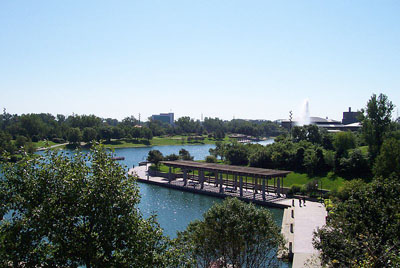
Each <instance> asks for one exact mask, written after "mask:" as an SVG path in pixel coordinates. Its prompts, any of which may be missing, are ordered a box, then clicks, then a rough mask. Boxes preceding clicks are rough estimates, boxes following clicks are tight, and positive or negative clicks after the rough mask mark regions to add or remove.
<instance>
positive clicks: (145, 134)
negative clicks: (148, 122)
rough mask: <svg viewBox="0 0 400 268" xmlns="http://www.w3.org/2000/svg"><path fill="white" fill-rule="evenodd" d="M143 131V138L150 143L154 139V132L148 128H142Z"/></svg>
mask: <svg viewBox="0 0 400 268" xmlns="http://www.w3.org/2000/svg"><path fill="white" fill-rule="evenodd" d="M142 131H143V137H144V138H145V139H146V140H148V141H150V140H151V139H152V138H153V132H151V129H149V128H147V127H146V128H142Z"/></svg>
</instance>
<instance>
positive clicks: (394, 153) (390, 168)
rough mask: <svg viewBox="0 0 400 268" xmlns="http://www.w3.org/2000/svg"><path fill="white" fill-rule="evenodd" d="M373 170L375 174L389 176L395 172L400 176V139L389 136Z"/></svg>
mask: <svg viewBox="0 0 400 268" xmlns="http://www.w3.org/2000/svg"><path fill="white" fill-rule="evenodd" d="M373 171H374V174H375V176H382V177H389V175H391V174H392V173H394V174H395V175H397V176H398V177H400V140H398V139H395V138H389V139H386V140H385V141H384V142H383V144H382V147H381V151H380V153H379V155H378V157H377V158H376V161H375V164H374V167H373Z"/></svg>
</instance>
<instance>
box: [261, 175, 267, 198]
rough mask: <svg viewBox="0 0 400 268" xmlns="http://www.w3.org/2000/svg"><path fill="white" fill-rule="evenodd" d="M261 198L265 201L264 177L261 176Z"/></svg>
mask: <svg viewBox="0 0 400 268" xmlns="http://www.w3.org/2000/svg"><path fill="white" fill-rule="evenodd" d="M267 180H268V179H267ZM262 199H263V200H264V201H265V178H262Z"/></svg>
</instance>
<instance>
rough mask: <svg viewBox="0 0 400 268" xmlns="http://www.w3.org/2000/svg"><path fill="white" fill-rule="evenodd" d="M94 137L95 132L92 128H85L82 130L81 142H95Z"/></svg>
mask: <svg viewBox="0 0 400 268" xmlns="http://www.w3.org/2000/svg"><path fill="white" fill-rule="evenodd" d="M96 137H97V131H96V130H95V129H94V128H92V127H85V128H84V129H83V135H82V140H83V141H84V142H91V141H93V140H96Z"/></svg>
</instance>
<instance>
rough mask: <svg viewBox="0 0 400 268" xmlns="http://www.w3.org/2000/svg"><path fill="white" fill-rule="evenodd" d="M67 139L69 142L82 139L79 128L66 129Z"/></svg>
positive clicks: (77, 141)
mask: <svg viewBox="0 0 400 268" xmlns="http://www.w3.org/2000/svg"><path fill="white" fill-rule="evenodd" d="M68 140H69V142H71V143H79V142H80V141H81V140H82V134H81V131H80V129H79V128H70V129H69V131H68Z"/></svg>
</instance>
